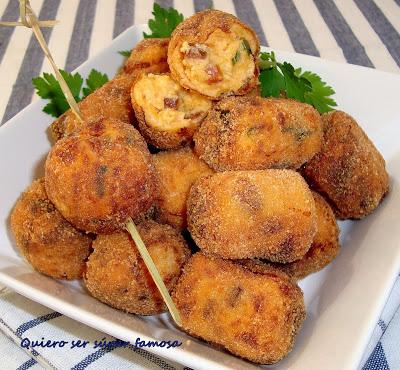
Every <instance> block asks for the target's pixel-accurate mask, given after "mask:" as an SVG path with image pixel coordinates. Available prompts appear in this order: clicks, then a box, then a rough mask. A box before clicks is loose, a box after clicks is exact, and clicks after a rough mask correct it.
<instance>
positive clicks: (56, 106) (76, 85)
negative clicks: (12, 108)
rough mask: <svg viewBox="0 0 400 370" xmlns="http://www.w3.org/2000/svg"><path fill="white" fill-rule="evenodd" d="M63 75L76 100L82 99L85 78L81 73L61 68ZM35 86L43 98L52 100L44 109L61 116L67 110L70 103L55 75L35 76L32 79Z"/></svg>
mask: <svg viewBox="0 0 400 370" xmlns="http://www.w3.org/2000/svg"><path fill="white" fill-rule="evenodd" d="M60 73H61V75H62V76H63V77H64V79H65V82H66V83H67V85H68V86H69V88H70V90H71V92H72V95H73V96H74V98H75V100H76V101H80V97H79V94H80V91H81V88H82V84H83V78H82V77H81V75H80V74H79V73H75V74H70V73H67V72H65V71H63V70H61V69H60ZM32 83H33V86H34V87H35V89H36V93H37V94H38V95H39V96H40V97H41V98H43V99H48V100H50V103H48V104H47V105H46V106H45V107H44V109H43V111H44V112H46V113H48V114H50V115H51V116H53V117H59V116H60V115H61V114H63V113H64V112H65V111H66V110H68V109H69V105H68V103H67V101H66V100H65V97H64V94H63V92H62V90H61V88H60V84H59V83H58V81H57V79H56V78H55V77H54V75H52V74H50V73H43V77H35V78H33V79H32Z"/></svg>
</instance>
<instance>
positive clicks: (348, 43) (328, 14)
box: [314, 0, 374, 67]
mask: <svg viewBox="0 0 400 370" xmlns="http://www.w3.org/2000/svg"><path fill="white" fill-rule="evenodd" d="M314 3H315V5H316V6H317V8H318V10H319V12H320V14H321V15H322V17H323V18H324V21H325V23H326V25H327V26H328V27H329V29H330V30H331V32H332V35H333V37H334V38H335V40H336V42H337V43H338V45H339V46H340V47H341V48H342V50H343V54H344V56H345V58H346V60H347V61H348V62H349V63H353V64H358V65H362V66H366V67H374V65H373V64H372V62H371V60H370V59H369V58H368V55H367V53H366V52H365V49H364V47H363V46H362V45H361V43H360V41H359V40H358V39H357V37H356V36H355V35H354V33H353V31H352V30H351V28H350V26H349V25H348V24H347V22H346V20H345V19H344V18H343V15H342V13H340V11H339V9H338V8H337V6H336V4H335V3H334V2H333V0H314Z"/></svg>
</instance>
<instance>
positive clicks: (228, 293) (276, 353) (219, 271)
mask: <svg viewBox="0 0 400 370" xmlns="http://www.w3.org/2000/svg"><path fill="white" fill-rule="evenodd" d="M173 300H174V302H175V304H176V306H177V308H178V310H179V312H180V314H181V319H182V328H183V329H184V330H185V331H187V332H188V333H189V334H191V335H193V336H196V337H199V338H202V339H204V340H206V341H208V342H210V343H212V344H214V345H217V346H219V347H221V346H222V347H223V348H225V349H226V350H228V351H229V352H231V353H233V354H234V355H236V356H239V357H243V358H245V359H247V360H250V361H252V362H256V363H260V364H273V363H275V362H278V361H279V360H281V359H282V358H283V357H285V356H286V355H287V354H288V353H289V352H290V351H291V349H292V348H293V345H294V340H295V337H296V335H297V333H298V331H299V330H300V327H301V325H302V323H303V321H304V318H305V307H304V300H303V294H302V291H301V290H300V288H299V287H298V286H297V285H296V284H295V283H294V282H293V281H292V280H291V279H290V278H289V277H288V276H287V275H286V274H284V273H282V272H280V271H279V270H276V269H273V268H271V267H270V268H268V267H262V266H258V265H256V264H254V263H253V264H251V263H248V264H247V265H246V266H242V265H240V264H237V263H234V262H232V261H227V260H223V259H220V258H217V257H210V256H205V255H204V254H202V253H201V252H199V253H196V254H195V255H194V256H193V257H191V258H190V259H189V262H188V263H187V264H186V266H185V267H184V271H183V273H182V275H181V277H180V278H179V280H178V283H177V285H176V287H175V290H174V292H173Z"/></svg>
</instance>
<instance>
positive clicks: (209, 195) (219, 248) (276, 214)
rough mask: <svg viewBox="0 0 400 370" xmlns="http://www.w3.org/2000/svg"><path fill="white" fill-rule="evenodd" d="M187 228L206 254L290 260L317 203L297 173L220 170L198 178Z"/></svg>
mask: <svg viewBox="0 0 400 370" xmlns="http://www.w3.org/2000/svg"><path fill="white" fill-rule="evenodd" d="M187 212H188V228H189V231H190V234H191V235H192V237H193V239H194V241H195V242H196V244H197V245H198V246H199V247H200V249H201V250H202V251H204V252H205V253H210V254H215V255H218V256H220V257H223V258H232V259H239V258H266V259H268V260H270V261H274V262H292V261H295V260H298V259H300V258H301V257H303V256H304V254H305V253H306V252H307V251H308V249H309V247H310V245H311V242H312V240H313V238H314V235H315V232H316V214H315V203H314V199H313V196H312V194H311V191H310V190H309V188H308V186H307V184H306V182H305V181H304V180H303V178H302V177H301V176H300V175H299V174H298V173H297V172H295V171H291V170H260V171H237V172H229V171H228V172H219V173H216V174H214V175H211V176H209V177H204V178H202V179H200V180H198V181H197V182H196V183H195V184H194V185H193V186H192V188H191V190H190V193H189V198H188V202H187Z"/></svg>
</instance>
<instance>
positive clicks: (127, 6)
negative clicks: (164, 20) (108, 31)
mask: <svg viewBox="0 0 400 370" xmlns="http://www.w3.org/2000/svg"><path fill="white" fill-rule="evenodd" d="M134 12H135V1H134V0H130V1H126V0H117V4H116V6H115V17H114V30H113V38H115V37H117V36H118V35H119V34H120V33H121V32H122V31H125V30H126V29H127V28H128V27H129V26H131V25H132V22H133V17H134V14H135V13H134ZM149 16H150V14H149Z"/></svg>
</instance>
